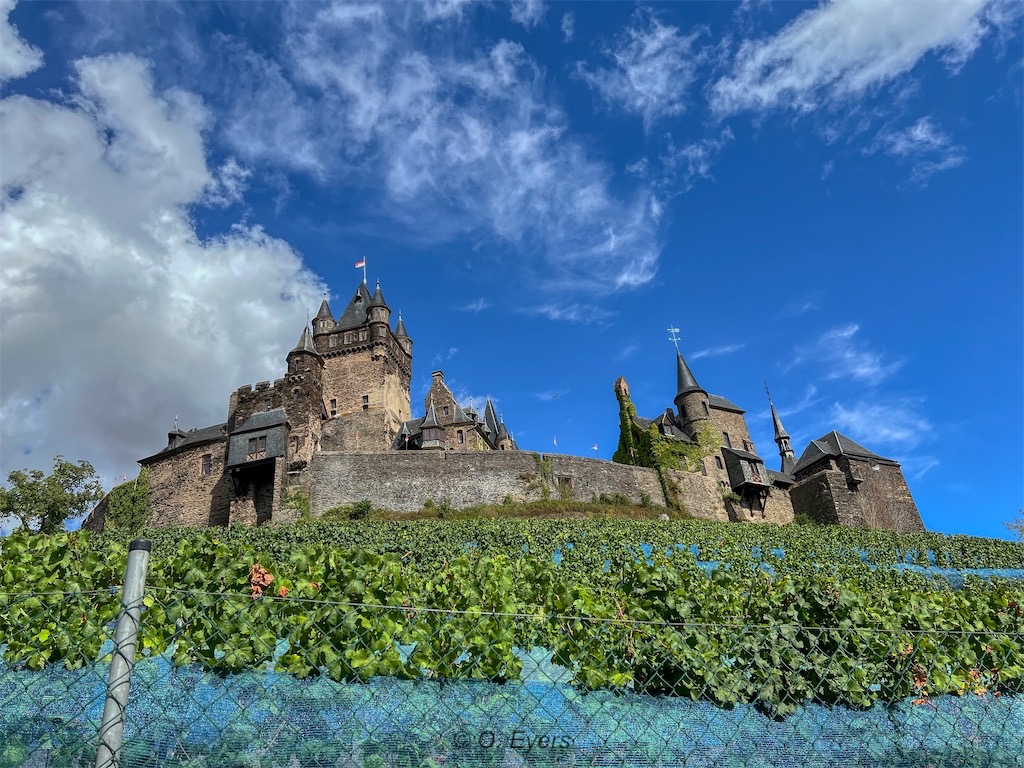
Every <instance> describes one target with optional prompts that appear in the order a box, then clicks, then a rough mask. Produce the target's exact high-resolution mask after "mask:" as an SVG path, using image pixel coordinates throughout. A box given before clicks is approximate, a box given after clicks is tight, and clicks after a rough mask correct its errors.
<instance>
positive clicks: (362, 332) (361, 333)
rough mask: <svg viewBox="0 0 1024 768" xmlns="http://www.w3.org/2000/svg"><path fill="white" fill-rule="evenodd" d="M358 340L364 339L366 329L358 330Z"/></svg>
mask: <svg viewBox="0 0 1024 768" xmlns="http://www.w3.org/2000/svg"><path fill="white" fill-rule="evenodd" d="M359 340H360V341H366V329H365V328H364V329H363V330H361V331H360V332H359Z"/></svg>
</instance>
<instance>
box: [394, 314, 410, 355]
mask: <svg viewBox="0 0 1024 768" xmlns="http://www.w3.org/2000/svg"><path fill="white" fill-rule="evenodd" d="M395 338H396V339H398V343H399V345H401V347H402V349H403V350H404V351H405V354H407V355H409V357H412V339H410V338H409V332H408V331H407V330H406V329H405V321H404V320H402V312H401V310H399V312H398V325H397V326H395Z"/></svg>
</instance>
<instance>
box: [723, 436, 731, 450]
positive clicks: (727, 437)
mask: <svg viewBox="0 0 1024 768" xmlns="http://www.w3.org/2000/svg"><path fill="white" fill-rule="evenodd" d="M722 437H723V438H724V439H725V447H726V448H732V440H730V439H729V433H728V432H723V433H722Z"/></svg>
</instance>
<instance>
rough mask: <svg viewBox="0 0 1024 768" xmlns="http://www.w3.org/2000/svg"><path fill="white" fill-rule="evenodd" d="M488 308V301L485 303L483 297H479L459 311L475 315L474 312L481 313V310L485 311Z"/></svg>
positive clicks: (489, 304) (485, 300)
mask: <svg viewBox="0 0 1024 768" xmlns="http://www.w3.org/2000/svg"><path fill="white" fill-rule="evenodd" d="M489 306H491V303H490V302H489V301H487V299H485V298H484V297H483V296H481V297H480V298H479V299H476V300H475V301H471V302H469V304H466V305H465V306H462V307H459V309H460V310H461V311H463V312H474V313H476V312H482V311H483V310H485V309H487V308H488V307H489Z"/></svg>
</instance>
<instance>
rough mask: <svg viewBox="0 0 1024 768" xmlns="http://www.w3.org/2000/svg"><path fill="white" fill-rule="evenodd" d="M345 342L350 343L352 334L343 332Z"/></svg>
mask: <svg viewBox="0 0 1024 768" xmlns="http://www.w3.org/2000/svg"><path fill="white" fill-rule="evenodd" d="M345 343H346V344H351V343H352V334H351V333H346V334H345Z"/></svg>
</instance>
